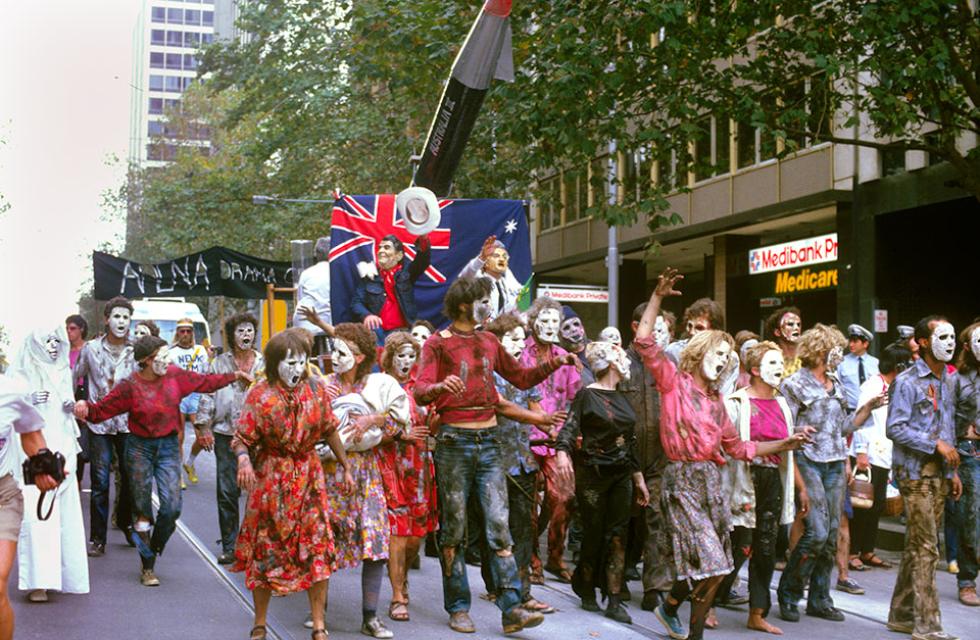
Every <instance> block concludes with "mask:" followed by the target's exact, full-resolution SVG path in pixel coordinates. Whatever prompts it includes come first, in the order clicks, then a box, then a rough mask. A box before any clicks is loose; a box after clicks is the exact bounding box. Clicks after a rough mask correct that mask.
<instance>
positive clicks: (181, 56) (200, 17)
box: [129, 0, 235, 166]
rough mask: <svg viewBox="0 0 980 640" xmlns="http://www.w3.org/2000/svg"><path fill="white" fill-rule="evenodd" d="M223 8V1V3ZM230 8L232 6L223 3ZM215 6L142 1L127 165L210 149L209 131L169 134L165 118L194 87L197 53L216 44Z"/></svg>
mask: <svg viewBox="0 0 980 640" xmlns="http://www.w3.org/2000/svg"><path fill="white" fill-rule="evenodd" d="M219 2H221V0H219ZM222 4H223V5H232V6H231V9H232V10H233V9H234V7H233V5H234V4H235V3H234V2H228V1H227V0H226V1H225V2H222ZM215 13H216V7H215V2H214V0H142V8H141V10H140V13H139V17H138V18H137V21H136V26H135V28H134V30H133V72H132V79H131V86H132V98H131V106H130V109H131V116H130V137H129V160H130V162H131V163H134V164H137V165H140V166H159V165H162V164H164V163H166V162H167V161H168V160H172V159H173V158H174V156H175V155H176V152H177V149H178V147H180V146H195V147H200V148H201V149H203V150H206V149H207V148H208V141H207V131H206V130H205V129H204V128H203V127H202V128H200V129H194V128H190V130H187V131H181V132H175V131H168V127H167V125H166V122H165V120H166V117H165V114H166V113H167V112H168V111H171V110H175V109H179V108H180V101H181V96H182V94H183V92H184V91H186V90H187V88H188V87H190V86H191V84H193V83H194V82H196V78H197V69H198V62H199V58H198V51H199V50H200V48H201V47H203V46H205V45H207V44H209V43H211V42H213V41H214V38H215V23H216V18H215Z"/></svg>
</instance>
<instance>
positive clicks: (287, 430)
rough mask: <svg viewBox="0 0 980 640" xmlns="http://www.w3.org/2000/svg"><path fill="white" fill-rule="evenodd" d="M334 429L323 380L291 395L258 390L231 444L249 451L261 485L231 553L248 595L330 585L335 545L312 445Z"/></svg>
mask: <svg viewBox="0 0 980 640" xmlns="http://www.w3.org/2000/svg"><path fill="white" fill-rule="evenodd" d="M336 428H337V418H336V417H334V414H333V412H332V411H331V410H330V398H329V397H328V396H327V391H326V387H325V385H324V384H323V381H322V379H320V378H310V379H308V380H306V381H304V382H303V383H302V384H300V385H299V386H297V387H296V388H295V389H292V390H289V389H285V388H283V387H281V386H279V385H270V384H269V382H268V381H265V380H263V381H261V382H258V383H256V385H255V386H254V387H252V389H251V391H249V393H248V396H246V398H245V405H244V407H243V408H242V413H241V416H240V417H239V419H238V431H237V433H236V434H235V441H236V442H240V443H242V444H244V445H245V446H247V447H248V448H249V452H250V454H251V457H252V461H253V466H254V467H255V475H256V476H257V479H258V484H257V485H256V487H255V489H254V490H253V491H252V492H251V493H250V494H249V496H248V506H247V508H246V511H245V518H244V520H243V521H242V526H241V530H240V532H239V534H238V545H237V547H236V548H235V558H236V562H235V564H234V566H233V567H232V569H231V570H232V571H244V572H245V586H247V587H248V588H249V589H257V588H262V589H271V590H272V591H275V592H277V593H291V592H294V591H303V590H306V589H309V588H310V587H311V586H312V585H313V584H314V583H316V582H320V581H322V580H326V579H327V578H329V577H330V563H331V559H332V558H333V556H334V541H333V535H332V533H331V530H330V518H329V510H328V502H327V490H326V485H325V484H324V478H323V467H322V466H321V465H320V459H319V458H318V457H317V454H316V449H315V448H314V447H315V445H316V443H317V442H318V441H320V440H323V439H324V438H326V437H327V436H328V435H329V434H330V433H331V432H333V431H334V429H336Z"/></svg>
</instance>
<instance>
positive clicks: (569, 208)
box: [563, 171, 585, 223]
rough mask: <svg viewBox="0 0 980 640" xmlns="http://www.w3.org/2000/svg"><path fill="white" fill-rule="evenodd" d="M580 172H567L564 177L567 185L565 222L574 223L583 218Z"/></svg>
mask: <svg viewBox="0 0 980 640" xmlns="http://www.w3.org/2000/svg"><path fill="white" fill-rule="evenodd" d="M580 173H581V172H579V171H566V172H565V173H564V175H563V180H564V183H565V222H566V223H568V222H574V221H575V220H578V219H579V218H580V217H582V214H583V213H585V210H584V209H581V207H580V206H579V205H580V203H579V199H578V191H579V175H580Z"/></svg>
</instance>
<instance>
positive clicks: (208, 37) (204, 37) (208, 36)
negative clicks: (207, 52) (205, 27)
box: [201, 33, 214, 44]
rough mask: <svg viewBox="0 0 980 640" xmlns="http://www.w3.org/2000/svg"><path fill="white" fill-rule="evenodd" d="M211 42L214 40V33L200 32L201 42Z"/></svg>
mask: <svg viewBox="0 0 980 640" xmlns="http://www.w3.org/2000/svg"><path fill="white" fill-rule="evenodd" d="M212 42H214V34H213V33H202V34H201V44H211V43H212Z"/></svg>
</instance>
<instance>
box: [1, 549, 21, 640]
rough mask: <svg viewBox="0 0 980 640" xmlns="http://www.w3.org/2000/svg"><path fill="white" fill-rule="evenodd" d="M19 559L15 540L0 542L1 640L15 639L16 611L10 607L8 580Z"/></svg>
mask: <svg viewBox="0 0 980 640" xmlns="http://www.w3.org/2000/svg"><path fill="white" fill-rule="evenodd" d="M16 558H17V543H16V542H14V541H13V540H0V640H12V639H13V637H14V609H13V607H11V606H10V596H9V595H8V593H7V580H9V579H10V570H11V569H12V568H13V566H14V560H15V559H16Z"/></svg>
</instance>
